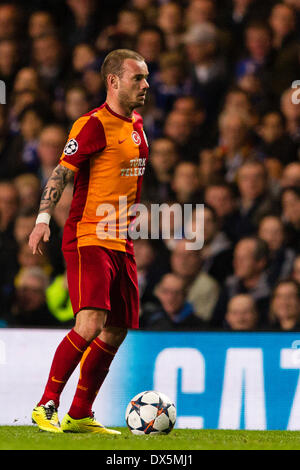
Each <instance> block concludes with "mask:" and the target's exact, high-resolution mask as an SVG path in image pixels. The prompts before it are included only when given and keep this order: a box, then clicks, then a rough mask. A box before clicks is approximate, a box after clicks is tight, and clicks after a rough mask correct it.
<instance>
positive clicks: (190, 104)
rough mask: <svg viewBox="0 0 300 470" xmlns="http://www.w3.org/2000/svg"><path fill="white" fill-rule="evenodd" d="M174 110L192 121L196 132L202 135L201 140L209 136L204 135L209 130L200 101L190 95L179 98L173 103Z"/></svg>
mask: <svg viewBox="0 0 300 470" xmlns="http://www.w3.org/2000/svg"><path fill="white" fill-rule="evenodd" d="M173 110H174V111H179V112H181V113H185V114H187V115H188V116H189V118H190V119H191V122H192V126H193V128H194V130H195V132H196V133H201V139H202V138H203V139H204V138H207V136H205V135H204V134H205V132H207V131H208V129H206V128H205V127H204V123H205V110H204V108H203V105H202V103H201V102H200V100H198V99H197V98H196V97H195V96H192V95H188V94H187V95H184V96H179V97H178V98H176V100H175V101H174V103H173ZM202 145H203V144H202Z"/></svg>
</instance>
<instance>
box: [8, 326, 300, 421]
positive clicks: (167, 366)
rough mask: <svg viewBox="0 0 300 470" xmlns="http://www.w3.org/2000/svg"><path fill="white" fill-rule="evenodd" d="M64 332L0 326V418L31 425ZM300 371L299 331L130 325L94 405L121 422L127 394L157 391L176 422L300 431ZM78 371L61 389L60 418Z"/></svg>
mask: <svg viewBox="0 0 300 470" xmlns="http://www.w3.org/2000/svg"><path fill="white" fill-rule="evenodd" d="M66 333H67V331H66V330H37V329H35V330H28V329H6V328H3V329H0V402H1V403H2V405H3V406H2V407H1V413H0V424H13V423H15V424H30V422H31V421H30V415H31V410H32V408H33V407H34V405H35V403H36V402H37V401H38V400H39V399H40V396H41V394H42V392H43V389H44V386H45V383H46V381H47V377H48V373H49V368H50V365H51V362H52V357H53V354H54V352H55V349H56V347H57V345H58V344H59V342H60V341H61V339H62V338H63V337H64V336H65V335H66ZM299 372H300V333H299V334H298V333H271V332H270V333H269V332H261V333H230V332H228V333H225V332H191V333H187V332H178V333H173V332H143V331H130V332H129V333H128V336H127V338H126V340H125V341H124V343H123V344H122V346H121V347H120V349H119V352H118V354H117V355H116V358H115V359H114V361H113V363H112V365H111V368H110V372H109V374H108V376H107V378H106V380H105V382H104V385H103V387H102V388H101V390H100V392H99V394H98V396H97V398H96V401H95V403H94V407H93V410H94V411H95V413H96V416H97V417H98V419H99V420H100V421H102V422H103V423H104V424H106V425H107V426H124V425H125V410H126V407H127V404H128V403H129V401H130V400H131V399H132V398H133V397H134V396H135V395H136V394H138V393H140V392H142V391H145V390H157V391H160V392H163V393H165V394H166V395H168V396H169V397H170V398H171V399H172V401H173V402H174V404H175V405H176V408H177V422H176V426H177V427H179V428H198V429H199V428H200V429H201V428H205V429H262V430H263V429H269V430H271V429H282V430H286V429H289V430H296V429H297V430H299V429H300V380H299ZM78 375H79V368H78V369H77V370H76V371H75V372H74V373H73V375H72V376H71V379H70V381H69V382H68V383H67V386H66V388H65V390H64V391H63V394H62V397H61V407H60V410H59V413H60V416H61V417H62V416H63V415H64V413H65V412H67V411H68V409H69V406H70V403H71V401H72V398H73V395H74V391H75V389H76V385H77V381H78ZM20 391H21V392H22V393H21V395H20ZM20 396H21V398H22V399H20Z"/></svg>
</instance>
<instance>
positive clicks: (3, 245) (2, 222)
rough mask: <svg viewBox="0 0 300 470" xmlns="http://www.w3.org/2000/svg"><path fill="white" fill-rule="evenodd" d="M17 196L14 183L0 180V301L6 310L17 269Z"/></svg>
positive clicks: (11, 294) (10, 299)
mask: <svg viewBox="0 0 300 470" xmlns="http://www.w3.org/2000/svg"><path fill="white" fill-rule="evenodd" d="M18 207H19V197H18V192H17V189H16V187H15V186H14V184H13V183H12V182H10V181H1V182H0V266H1V270H0V301H1V306H2V311H3V312H4V311H5V310H6V309H7V311H8V310H9V308H10V304H11V301H12V296H13V283H14V277H15V275H16V272H17V270H18V261H17V252H18V246H17V243H16V241H15V239H14V236H13V229H14V221H15V218H16V215H17V213H18Z"/></svg>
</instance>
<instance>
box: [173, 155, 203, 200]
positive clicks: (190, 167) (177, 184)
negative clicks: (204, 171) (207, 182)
mask: <svg viewBox="0 0 300 470" xmlns="http://www.w3.org/2000/svg"><path fill="white" fill-rule="evenodd" d="M171 186H172V190H173V192H174V195H175V200H176V202H179V203H180V204H187V203H191V202H194V201H199V202H200V181H199V175H198V171H197V165H196V164H195V163H193V162H180V161H179V162H178V163H177V165H176V167H175V169H174V175H173V178H172V183H171Z"/></svg>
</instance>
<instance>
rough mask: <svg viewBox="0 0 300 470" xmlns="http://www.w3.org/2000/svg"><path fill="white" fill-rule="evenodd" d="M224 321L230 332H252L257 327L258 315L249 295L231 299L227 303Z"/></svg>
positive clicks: (236, 296)
mask: <svg viewBox="0 0 300 470" xmlns="http://www.w3.org/2000/svg"><path fill="white" fill-rule="evenodd" d="M225 321H226V325H227V326H228V327H229V329H230V330H232V331H254V330H255V329H256V328H257V327H258V323H259V315H258V311H257V308H256V305H255V302H254V300H253V298H252V297H251V295H249V294H239V295H235V296H234V297H232V298H231V300H230V301H229V302H228V306H227V311H226V315H225Z"/></svg>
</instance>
